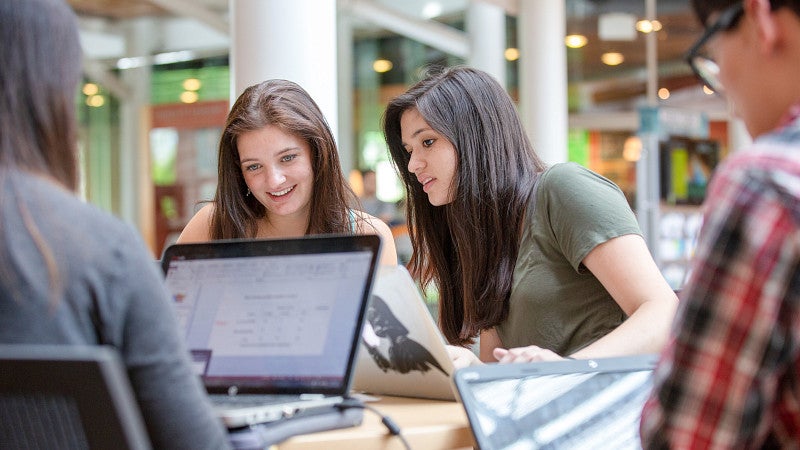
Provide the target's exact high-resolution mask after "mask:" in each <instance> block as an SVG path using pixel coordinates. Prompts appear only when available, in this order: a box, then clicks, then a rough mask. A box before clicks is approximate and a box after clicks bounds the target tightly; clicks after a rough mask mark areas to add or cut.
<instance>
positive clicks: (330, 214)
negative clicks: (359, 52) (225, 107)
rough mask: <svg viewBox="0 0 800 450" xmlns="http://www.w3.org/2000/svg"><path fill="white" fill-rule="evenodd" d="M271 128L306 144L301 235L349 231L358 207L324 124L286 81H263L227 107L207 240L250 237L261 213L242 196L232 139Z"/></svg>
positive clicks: (243, 189) (310, 103) (315, 109)
mask: <svg viewBox="0 0 800 450" xmlns="http://www.w3.org/2000/svg"><path fill="white" fill-rule="evenodd" d="M267 125H274V126H277V127H279V128H280V129H281V130H283V131H284V132H286V133H290V134H292V135H295V136H297V137H299V138H301V139H303V140H304V141H305V142H307V143H308V145H309V147H310V148H311V159H312V161H313V162H312V165H313V170H314V187H313V193H312V196H311V217H310V219H309V223H308V229H307V230H306V234H320V233H344V232H349V231H351V229H352V225H351V218H350V215H349V208H351V207H354V206H355V205H357V204H358V201H357V199H356V195H355V194H354V193H353V191H352V189H350V187H349V185H348V184H347V182H346V181H345V178H344V175H343V174H342V169H341V165H340V163H339V153H338V152H337V150H336V142H335V140H334V138H333V133H331V130H330V128H329V127H328V123H327V122H326V121H325V117H324V116H323V114H322V111H320V109H319V107H318V106H317V104H316V103H315V102H314V100H313V99H312V98H311V96H310V95H309V94H308V93H307V92H306V91H305V90H304V89H303V88H301V87H300V86H299V85H297V84H296V83H293V82H291V81H287V80H268V81H264V82H262V83H259V84H256V85H253V86H250V87H248V88H247V89H245V90H244V92H243V93H242V94H241V95H240V96H239V98H238V99H237V100H236V102H235V103H234V104H233V107H232V108H231V112H230V113H229V114H228V118H227V121H226V123H225V129H224V130H223V132H222V138H221V139H220V144H219V161H218V170H219V179H218V180H217V183H218V184H217V192H216V195H215V198H214V206H215V208H214V214H213V216H212V219H211V238H212V239H231V238H245V237H255V236H256V233H257V232H258V223H257V221H258V220H259V219H262V218H264V217H266V214H267V210H266V208H264V206H263V205H262V204H261V203H259V201H258V200H256V199H255V196H246V195H245V192H246V191H247V185H246V184H245V182H244V176H243V175H242V169H241V167H240V165H239V149H238V146H237V140H238V139H239V136H241V135H242V134H244V133H247V132H250V131H255V130H259V129H262V128H264V127H266V126H267Z"/></svg>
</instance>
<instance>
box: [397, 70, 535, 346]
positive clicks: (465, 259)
mask: <svg viewBox="0 0 800 450" xmlns="http://www.w3.org/2000/svg"><path fill="white" fill-rule="evenodd" d="M414 108H416V109H417V110H418V111H419V112H420V114H421V115H422V117H423V118H424V119H425V121H426V122H427V123H428V125H430V127H431V128H433V129H434V130H436V131H437V132H439V133H441V134H442V135H443V136H445V137H446V138H447V140H448V141H450V143H452V144H453V146H454V147H455V150H456V154H457V159H458V162H457V165H458V167H457V170H456V176H455V178H454V180H453V183H454V185H453V186H451V189H452V191H453V192H455V193H456V194H455V199H454V200H453V201H452V202H451V203H450V204H447V205H443V206H432V205H431V204H430V202H429V201H428V197H427V195H426V194H425V193H424V192H423V190H422V185H420V183H419V182H417V179H416V177H415V176H414V174H412V173H411V172H409V170H408V162H409V158H410V155H409V154H408V153H407V152H406V150H405V148H404V147H403V142H402V137H401V129H400V118H401V117H402V115H403V113H404V112H406V111H408V110H410V109H414ZM383 129H384V133H385V137H386V143H387V145H388V146H389V151H390V153H391V156H392V160H393V161H394V165H395V169H396V170H397V172H398V173H399V174H400V178H401V179H402V180H403V183H404V184H405V188H406V193H407V196H408V200H407V202H406V215H407V219H408V226H409V236H410V238H411V242H412V247H413V253H412V255H411V260H410V261H409V270H410V271H411V273H412V274H413V275H414V276H416V277H417V278H418V279H419V280H420V282H421V284H422V286H423V287H426V288H427V287H430V285H431V284H435V286H436V287H437V288H438V290H439V322H440V326H441V328H442V331H443V333H444V335H445V337H446V338H447V340H448V341H449V342H451V343H453V344H458V345H467V344H471V343H473V342H474V337H475V336H476V335H477V334H478V333H479V332H480V331H481V330H484V329H487V328H491V327H493V326H495V325H497V324H499V323H500V322H502V321H503V320H505V318H506V316H507V315H508V298H509V295H510V293H511V282H512V276H513V273H514V265H515V264H516V260H517V253H518V250H519V239H520V236H521V230H522V224H523V221H524V218H525V211H526V206H527V203H528V199H529V197H530V194H531V190H532V189H533V184H534V181H535V179H536V177H537V176H538V174H539V173H540V172H541V171H542V170H544V168H545V165H544V163H543V162H542V161H541V160H540V159H539V157H538V156H537V155H536V153H535V152H534V151H533V147H532V146H531V144H530V141H529V140H528V137H527V135H526V134H525V131H524V129H523V126H522V123H521V122H520V119H519V116H518V115H517V111H516V108H515V105H514V102H513V101H512V100H511V98H510V97H509V96H508V94H507V93H506V91H505V90H504V89H503V87H502V86H500V84H499V83H498V82H497V81H495V80H494V78H492V77H491V76H490V75H489V74H487V73H485V72H482V71H480V70H477V69H473V68H469V67H463V66H459V67H453V68H449V69H443V70H440V71H438V72H436V73H433V74H432V75H430V76H428V77H427V78H425V79H424V80H422V81H420V82H419V83H417V84H415V85H414V86H412V87H411V88H410V89H409V90H408V91H406V92H405V93H404V94H401V95H400V96H398V97H396V98H395V99H393V100H392V101H391V102H389V105H388V106H387V108H386V112H385V114H384V117H383Z"/></svg>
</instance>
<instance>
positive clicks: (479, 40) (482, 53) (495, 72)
mask: <svg viewBox="0 0 800 450" xmlns="http://www.w3.org/2000/svg"><path fill="white" fill-rule="evenodd" d="M466 25H467V34H468V36H469V46H470V54H469V59H468V61H467V62H468V64H469V65H470V66H472V67H475V68H477V69H481V70H484V71H486V72H488V73H490V74H491V75H492V76H494V77H495V78H496V79H497V81H499V82H500V84H501V85H503V86H506V84H507V83H506V60H505V57H504V55H503V54H504V52H505V49H506V13H505V10H503V8H501V7H500V6H497V5H493V4H490V3H488V2H486V1H482V0H471V1H470V2H469V7H468V8H467V19H466Z"/></svg>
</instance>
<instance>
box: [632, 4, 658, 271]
mask: <svg viewBox="0 0 800 450" xmlns="http://www.w3.org/2000/svg"><path fill="white" fill-rule="evenodd" d="M645 18H646V19H648V20H655V19H656V0H645ZM656 38H657V36H656V33H648V34H647V36H646V38H645V48H646V50H647V54H646V57H645V58H646V70H647V89H646V90H647V96H646V97H647V106H648V107H649V108H650V109H654V110H656V111H657V108H658V95H657V93H658V53H657V51H658V45H657V41H656ZM655 115H656V117H654V118H653V119H654V120H655V121H656V122H658V121H660V118H659V117H658V112H656V113H655ZM640 131H642V130H640ZM640 134H641V135H640V137H641V139H642V152H641V155H640V157H639V160H638V161H636V218H637V219H638V220H639V227H640V228H641V229H642V233H643V235H644V240H645V242H646V243H647V247H648V248H649V249H650V254H651V255H653V259H654V260H655V262H656V264H658V265H659V266H660V265H661V257H660V255H659V245H658V244H659V237H660V233H659V231H660V230H659V222H660V218H661V204H660V201H661V193H660V187H659V177H660V175H659V165H660V162H659V159H660V158H659V151H660V150H659V136H658V130H657V128H656V129H651V130H647V132H643V133H640Z"/></svg>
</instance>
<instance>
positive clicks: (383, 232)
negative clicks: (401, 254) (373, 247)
mask: <svg viewBox="0 0 800 450" xmlns="http://www.w3.org/2000/svg"><path fill="white" fill-rule="evenodd" d="M353 213H354V214H355V216H356V219H357V220H356V232H357V233H359V234H377V235H378V236H380V237H381V242H382V247H383V248H382V250H381V264H384V265H396V264H397V249H396V248H395V244H394V236H393V235H392V230H391V229H390V228H389V225H386V223H385V222H383V221H382V220H380V219H378V218H377V217H374V216H371V215H369V214H367V213H365V212H363V211H353Z"/></svg>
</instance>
